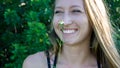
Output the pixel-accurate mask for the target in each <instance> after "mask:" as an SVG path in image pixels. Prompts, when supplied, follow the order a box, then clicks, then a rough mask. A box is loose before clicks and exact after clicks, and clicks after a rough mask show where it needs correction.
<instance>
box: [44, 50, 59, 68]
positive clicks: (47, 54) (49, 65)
mask: <svg viewBox="0 0 120 68" xmlns="http://www.w3.org/2000/svg"><path fill="white" fill-rule="evenodd" d="M46 56H47V64H48V68H51V62H50V54H49V51H46ZM57 59H58V51H56V53H55V57H54V63H53V68H56V65H57Z"/></svg>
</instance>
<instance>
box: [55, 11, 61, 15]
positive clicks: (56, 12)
mask: <svg viewBox="0 0 120 68" xmlns="http://www.w3.org/2000/svg"><path fill="white" fill-rule="evenodd" d="M54 13H55V14H58V13H63V12H62V11H55V12H54Z"/></svg>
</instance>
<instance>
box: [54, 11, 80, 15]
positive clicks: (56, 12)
mask: <svg viewBox="0 0 120 68" xmlns="http://www.w3.org/2000/svg"><path fill="white" fill-rule="evenodd" d="M72 12H73V13H82V11H81V10H72ZM54 13H55V14H58V13H63V12H62V11H55V12H54Z"/></svg>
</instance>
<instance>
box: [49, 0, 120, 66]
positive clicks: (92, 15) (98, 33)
mask: <svg viewBox="0 0 120 68" xmlns="http://www.w3.org/2000/svg"><path fill="white" fill-rule="evenodd" d="M83 1H84V5H85V11H86V13H87V16H88V19H89V22H90V24H91V26H92V28H93V33H92V36H91V40H92V42H91V45H92V48H91V51H92V53H93V54H94V55H95V56H96V58H97V59H98V60H99V62H100V64H101V66H102V68H118V67H120V63H119V62H120V56H119V53H118V51H117V48H116V46H115V44H114V42H113V38H112V32H113V30H112V26H111V24H110V21H109V17H108V15H107V11H106V8H105V5H104V3H103V1H102V0H83ZM51 31H52V32H50V34H49V35H50V39H51V42H52V44H53V49H51V52H52V53H55V52H56V51H57V49H59V46H58V45H59V41H58V40H59V38H58V36H57V35H56V33H55V31H54V29H53V26H52V29H51ZM56 39H57V40H56ZM60 45H61V44H60Z"/></svg>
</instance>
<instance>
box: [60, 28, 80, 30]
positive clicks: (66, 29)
mask: <svg viewBox="0 0 120 68" xmlns="http://www.w3.org/2000/svg"><path fill="white" fill-rule="evenodd" d="M61 30H78V28H62V29H61Z"/></svg>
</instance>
